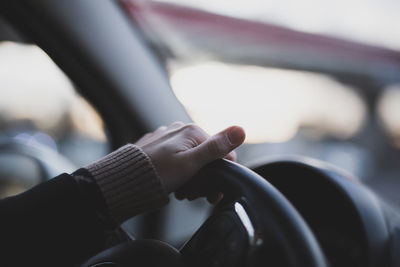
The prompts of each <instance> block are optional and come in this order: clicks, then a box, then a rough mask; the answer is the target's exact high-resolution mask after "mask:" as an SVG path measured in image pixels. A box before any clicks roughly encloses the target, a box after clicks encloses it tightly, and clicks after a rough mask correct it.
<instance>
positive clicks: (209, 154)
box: [190, 126, 246, 166]
mask: <svg viewBox="0 0 400 267" xmlns="http://www.w3.org/2000/svg"><path fill="white" fill-rule="evenodd" d="M245 138H246V134H245V132H244V130H243V128H241V127H239V126H231V127H229V128H227V129H225V130H223V131H222V132H219V133H217V134H216V135H213V136H211V137H209V138H208V139H207V140H205V141H204V142H203V143H201V144H200V145H198V146H197V147H195V148H193V149H191V151H190V153H191V154H192V155H191V156H192V157H193V158H194V161H195V162H196V163H197V164H199V165H200V166H203V165H205V164H207V163H209V162H211V161H213V160H216V159H219V158H223V157H224V156H225V155H227V154H228V153H229V152H231V151H232V150H233V149H235V148H237V147H238V146H240V145H241V144H242V143H243V142H244V139H245Z"/></svg>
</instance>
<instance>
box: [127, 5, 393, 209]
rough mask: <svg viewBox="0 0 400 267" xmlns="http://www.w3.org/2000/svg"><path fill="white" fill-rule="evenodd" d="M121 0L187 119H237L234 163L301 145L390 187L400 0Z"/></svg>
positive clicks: (300, 149) (205, 123)
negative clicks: (241, 133)
mask: <svg viewBox="0 0 400 267" xmlns="http://www.w3.org/2000/svg"><path fill="white" fill-rule="evenodd" d="M122 5H123V7H124V8H125V10H126V11H127V13H128V14H129V15H130V17H131V18H132V21H133V22H134V23H135V24H136V25H138V26H139V28H140V29H141V31H142V32H143V36H145V40H146V41H147V42H148V44H149V47H150V48H151V49H152V50H153V51H154V53H155V55H156V56H157V57H158V59H159V60H160V63H161V64H162V65H163V66H164V67H165V70H166V73H167V75H168V76H169V78H170V82H171V88H172V90H173V91H174V93H175V94H176V96H177V98H178V99H179V100H180V101H181V103H182V104H183V105H184V107H185V108H186V110H187V111H188V113H189V114H190V116H191V117H192V119H193V120H194V121H195V122H196V123H198V124H199V125H200V126H201V127H203V128H204V129H206V130H207V131H208V132H209V133H210V134H213V133H215V132H217V131H219V130H221V129H222V128H223V127H225V126H227V125H231V124H238V125H241V126H243V127H244V128H245V129H246V132H247V135H248V137H247V139H246V145H244V146H243V147H241V148H240V149H239V150H238V154H239V160H240V162H241V163H244V164H251V163H252V162H254V161H257V160H259V159H260V157H271V156H280V155H293V154H295V155H303V156H309V157H313V158H317V159H321V160H324V161H327V162H330V163H333V164H334V165H336V166H339V167H341V168H343V169H345V170H347V171H348V172H350V173H352V174H353V175H355V176H357V177H359V178H360V179H362V180H364V181H365V182H367V183H369V184H371V185H373V186H374V188H375V189H376V190H378V191H379V190H381V185H382V184H384V188H385V189H384V190H383V189H382V190H383V191H384V192H385V194H386V195H388V194H387V193H388V192H389V191H390V188H391V187H394V186H398V184H399V182H400V181H398V179H397V178H396V177H397V176H398V173H399V172H400V168H399V167H400V153H399V148H400V52H399V50H400V35H399V34H398V33H397V29H396V28H397V27H396V25H398V24H399V22H400V17H399V16H398V11H399V10H400V2H398V1H389V0H386V1H378V0H376V1H374V0H368V1H361V0H357V1H344V0H340V1H315V0H305V1H289V0H286V1H265V0H246V1H244V0H237V1H225V0H220V1H205V0H204V1H202V0H196V1H194V0H193V1H192V0H182V1H181V0H179V1H178V0H177V1H175V0H164V1H135V0H131V1H123V2H122ZM382 181H384V183H382ZM399 185H400V184H399ZM392 191H393V190H392ZM393 195H397V194H395V193H394V191H393ZM391 201H392V202H393V201H394V202H396V201H398V203H397V204H398V205H399V206H400V200H399V199H398V198H396V199H395V198H391Z"/></svg>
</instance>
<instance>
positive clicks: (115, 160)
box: [86, 144, 169, 224]
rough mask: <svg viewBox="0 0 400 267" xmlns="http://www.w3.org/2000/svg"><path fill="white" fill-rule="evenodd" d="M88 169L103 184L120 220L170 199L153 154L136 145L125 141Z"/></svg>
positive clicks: (110, 206)
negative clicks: (155, 165)
mask: <svg viewBox="0 0 400 267" xmlns="http://www.w3.org/2000/svg"><path fill="white" fill-rule="evenodd" d="M86 169H87V170H88V171H89V172H90V174H91V175H92V176H93V178H94V180H95V181H96V183H97V185H98V186H99V187H100V190H101V192H102V194H103V197H104V199H105V202H106V204H107V207H108V211H109V213H110V216H111V218H112V219H113V220H114V221H115V222H116V223H117V224H120V223H122V222H124V221H125V220H127V219H129V218H130V217H133V216H134V215H137V214H139V213H141V212H144V211H148V210H151V209H155V208H159V207H161V206H162V205H164V204H166V203H168V200H169V199H168V195H167V193H166V192H165V190H164V188H163V186H162V184H161V180H160V178H159V176H158V175H157V172H156V169H155V168H154V166H153V164H152V162H151V160H150V158H149V157H148V156H147V155H146V154H145V153H144V152H143V151H142V150H141V149H140V148H139V147H137V146H135V145H132V144H128V145H125V146H123V147H121V148H120V149H118V150H116V151H114V152H112V153H111V154H109V155H107V156H105V157H104V158H102V159H100V160H99V161H96V162H95V163H92V164H90V165H89V166H86Z"/></svg>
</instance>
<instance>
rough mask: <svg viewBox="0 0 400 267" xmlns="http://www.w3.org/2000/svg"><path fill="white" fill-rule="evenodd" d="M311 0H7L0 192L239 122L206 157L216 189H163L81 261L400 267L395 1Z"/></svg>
mask: <svg viewBox="0 0 400 267" xmlns="http://www.w3.org/2000/svg"><path fill="white" fill-rule="evenodd" d="M217 2H218V1H217ZM314 2H315V1H314ZM314 2H313V1H311V0H304V1H299V3H293V1H283V2H280V1H272V0H271V1H265V2H264V1H257V0H252V1H250V2H246V1H239V2H238V3H236V4H234V3H231V1H220V2H218V3H213V2H212V1H205V0H204V1H190V0H182V1H177V0H144V1H141V0H118V1H117V0H103V1H89V0H69V1H50V0H35V1H30V0H16V1H3V2H2V3H0V94H1V97H0V98H2V99H3V100H0V198H4V197H7V196H11V195H15V194H17V193H20V192H22V191H24V190H27V189H29V188H31V187H32V186H34V185H36V184H38V183H40V182H43V181H47V180H49V179H51V178H52V177H54V176H56V175H57V174H60V173H62V172H71V171H74V170H76V169H77V168H79V167H81V166H84V165H85V164H88V163H90V162H92V161H94V160H96V159H98V158H100V157H102V156H104V155H106V154H107V153H109V152H111V151H112V150H113V149H116V148H118V147H120V146H122V145H124V144H126V143H134V142H135V140H137V139H138V138H140V137H141V136H142V135H143V134H145V133H147V132H150V131H153V130H155V129H157V128H158V127H159V126H160V125H169V124H171V123H173V122H176V121H181V122H184V123H190V122H194V123H196V124H198V125H199V126H201V127H203V128H204V129H205V130H206V131H207V132H209V133H211V134H212V133H216V132H217V131H219V130H221V129H223V128H224V127H225V126H229V125H231V124H238V125H241V126H243V127H244V129H245V130H246V132H247V140H246V143H245V144H244V145H243V146H241V147H240V148H239V149H237V154H238V161H237V162H231V161H228V160H225V159H221V160H217V161H215V162H212V163H210V164H209V165H207V166H206V167H204V168H203V169H202V170H201V173H202V175H206V176H207V177H213V179H210V180H211V181H212V182H210V185H209V186H210V188H213V189H216V190H217V191H220V192H222V193H223V194H224V198H223V199H222V201H221V202H219V203H218V204H217V205H216V206H212V205H210V204H208V203H207V202H206V201H205V200H204V199H197V200H194V201H187V200H184V201H178V200H176V199H175V197H174V196H172V195H171V196H170V199H171V201H170V203H169V205H168V206H166V207H164V208H162V209H160V210H157V211H154V212H150V213H146V214H143V215H139V216H136V217H135V218H132V219H130V220H128V221H126V222H125V223H124V224H123V225H122V226H121V227H120V228H121V230H122V231H123V232H124V233H125V234H126V235H127V237H128V239H129V240H128V241H127V242H124V243H120V244H117V245H113V246H111V247H110V248H108V249H106V250H104V251H102V252H99V254H97V255H91V257H89V258H88V259H87V260H86V262H80V263H76V264H77V266H82V267H83V266H85V267H89V266H91V267H94V266H96V267H99V266H124V267H128V266H215V267H217V266H282V267H283V266H300V267H319V266H321V267H328V266H332V267H336V266H337V267H339V266H340V267H345V266H353V267H355V266H360V267H361V266H362V267H367V266H368V267H378V266H379V267H381V266H388V267H389V266H390V267H394V266H400V215H399V214H400V213H399V212H398V209H399V208H400V194H399V192H400V180H399V179H398V174H399V173H400V142H399V140H400V139H399V137H400V109H399V107H400V40H398V39H396V36H397V35H396V34H395V32H394V31H395V29H392V28H396V27H394V26H393V25H396V24H395V23H396V22H397V21H396V19H397V20H398V18H397V15H396V14H397V13H396V10H399V9H398V8H400V4H397V3H392V2H390V1H383V2H380V1H372V0H371V1H368V3H365V4H364V5H363V6H362V7H360V6H361V4H360V3H358V2H357V1H353V2H354V3H351V4H350V3H348V1H338V2H337V3H329V4H327V3H328V1H321V3H322V2H324V3H325V4H326V6H324V7H322V6H321V7H319V5H323V4H316V3H314ZM350 2H352V1H350ZM356 2H357V3H356ZM389 2H390V3H389ZM239 3H240V4H239ZM291 5H292V6H291ZM319 8H320V9H319ZM396 8H397V9H396ZM310 10H311V11H310ZM344 10H348V11H349V10H350V11H354V10H357V12H359V13H360V14H361V15H360V18H359V20H355V19H353V20H352V19H351V16H350V15H348V14H347V13H346V12H344ZM306 11H307V12H309V13H306ZM313 11H315V12H313ZM322 11H323V12H322ZM350 11H349V13H350ZM229 12H231V13H229ZM321 12H322V13H321ZM324 12H325V13H324ZM285 14H287V15H285ZM340 16H342V17H340ZM379 16H380V17H379ZM306 18H308V19H306ZM330 18H331V19H332V20H333V21H334V22H335V23H336V24H335V23H334V24H329V23H328V22H329V19H330ZM382 18H386V20H384V19H382ZM362 19H365V20H368V21H371V20H373V21H375V23H376V25H375V24H374V27H372V26H371V27H368V25H365V23H363V21H362ZM380 19H381V20H380ZM380 21H381V22H380ZM324 23H325V24H324ZM346 23H348V24H346ZM357 23H358V24H357ZM385 23H386V24H385ZM328 24H329V25H328ZM293 25H295V26H293ZM360 25H361V26H360ZM324 27H325V28H324ZM335 27H336V28H335ZM341 27H342V28H341ZM357 27H359V28H357ZM360 27H365V28H360ZM379 27H381V28H379ZM362 29H363V30H365V32H362V31H361V30H362ZM353 30H354V32H352V31H353ZM392 31H393V32H392ZM364 33H366V34H364ZM363 34H364V35H363ZM379 34H381V35H379ZM371 36H372V37H373V38H372V37H371ZM370 37H371V38H370ZM368 38H370V39H368ZM38 242H40V241H38ZM0 261H1V259H0ZM0 265H1V262H0Z"/></svg>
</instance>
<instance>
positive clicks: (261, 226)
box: [189, 159, 327, 267]
mask: <svg viewBox="0 0 400 267" xmlns="http://www.w3.org/2000/svg"><path fill="white" fill-rule="evenodd" d="M200 175H201V176H204V175H205V176H206V177H209V178H210V180H212V185H211V186H213V187H215V189H216V190H218V191H221V192H222V193H224V199H225V201H224V202H223V203H221V204H220V205H219V206H224V205H225V206H226V204H227V202H231V203H232V204H233V203H235V204H233V205H236V203H240V205H241V206H243V207H244V208H245V210H246V212H247V214H249V217H250V218H249V219H250V221H251V223H252V225H253V226H254V232H255V233H256V235H257V239H258V240H253V244H252V245H253V246H257V243H259V244H262V243H263V239H265V238H271V236H275V237H277V238H279V239H280V241H281V242H280V244H281V245H283V249H284V250H285V252H286V254H287V256H288V257H289V258H290V259H289V262H290V266H299V267H306V266H307V267H325V266H327V263H326V259H325V257H324V255H323V252H322V250H321V248H320V246H319V244H318V242H317V240H316V238H315V237H314V235H313V234H312V232H311V230H310V228H309V227H308V225H307V224H306V222H305V221H304V220H303V218H302V217H301V215H300V214H299V213H298V212H297V211H296V209H295V208H294V207H293V206H292V204H291V203H290V202H289V201H288V200H287V199H286V198H285V197H284V196H283V195H282V194H281V193H280V192H279V191H278V190H277V189H276V188H275V187H274V186H272V185H271V184H270V183H269V182H268V181H266V180H265V179H264V178H263V177H261V176H260V175H258V174H257V173H255V172H253V171H251V170H250V169H248V168H246V167H244V166H242V165H240V164H237V163H233V162H231V161H227V160H224V159H221V160H217V161H214V162H212V163H210V164H209V165H207V166H206V167H204V168H203V169H202V170H201V171H200ZM211 178H212V179H211ZM217 210H218V207H217ZM260 211H261V212H260ZM217 212H218V211H217ZM278 236H279V237H278ZM253 239H254V238H253ZM260 241H261V242H260ZM264 241H265V240H264ZM189 242H190V241H189ZM266 253H268V252H266Z"/></svg>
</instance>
